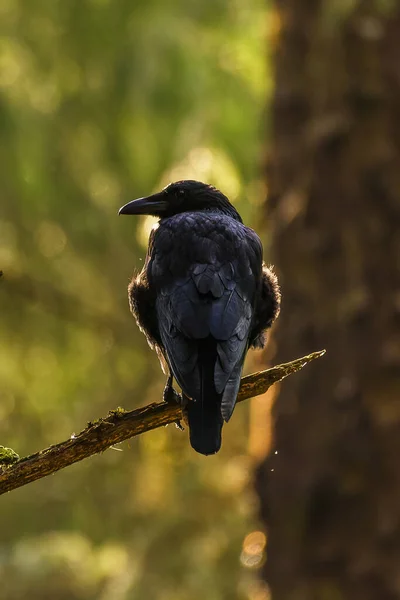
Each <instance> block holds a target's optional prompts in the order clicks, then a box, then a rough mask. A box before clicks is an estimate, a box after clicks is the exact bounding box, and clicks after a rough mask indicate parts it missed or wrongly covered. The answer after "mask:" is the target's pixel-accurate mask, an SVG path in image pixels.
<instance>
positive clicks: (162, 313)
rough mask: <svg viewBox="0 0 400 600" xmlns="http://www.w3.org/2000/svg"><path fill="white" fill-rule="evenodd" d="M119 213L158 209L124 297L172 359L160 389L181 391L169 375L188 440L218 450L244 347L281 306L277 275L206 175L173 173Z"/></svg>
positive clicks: (254, 342) (257, 341)
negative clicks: (173, 178)
mask: <svg viewBox="0 0 400 600" xmlns="http://www.w3.org/2000/svg"><path fill="white" fill-rule="evenodd" d="M119 214H123V215H154V216H157V217H159V221H158V223H157V224H156V225H155V227H153V229H152V231H151V233H150V238H149V247H148V251H147V256H146V260H145V264H144V266H143V269H142V271H141V272H140V273H139V274H138V275H137V276H134V277H133V279H132V281H131V283H130V284H129V288H128V293H129V304H130V308H131V311H132V313H133V315H134V317H135V318H136V322H137V324H138V326H139V328H140V330H141V331H142V332H143V333H144V334H145V335H146V337H147V341H148V343H149V345H150V346H151V347H152V348H153V349H155V350H156V352H157V354H158V356H159V358H160V362H161V365H162V366H163V363H164V365H165V363H166V365H167V367H168V368H169V377H168V381H167V384H166V387H165V391H164V398H165V399H167V400H168V399H171V398H173V397H176V396H177V394H176V393H175V392H174V390H173V388H172V381H173V377H174V378H175V379H176V381H177V382H178V384H179V386H180V388H181V389H182V398H183V401H184V403H185V410H186V412H187V420H188V424H189V432H190V443H191V445H192V447H193V448H194V449H195V450H196V451H197V452H200V453H201V454H206V455H207V454H214V453H216V452H218V450H219V449H220V447H221V430H222V425H223V421H229V419H230V417H231V415H232V412H233V409H234V407H235V403H236V398H237V394H238V390H239V385H240V378H241V373H242V368H243V363H244V359H245V356H246V353H247V350H248V349H249V348H250V347H253V348H257V347H258V348H262V347H263V346H264V344H265V333H264V332H265V330H266V329H268V328H269V327H270V326H271V325H272V323H273V321H274V320H275V318H276V317H277V316H278V313H279V307H280V291H279V286H278V282H277V278H276V276H275V274H274V272H273V271H272V270H271V268H268V267H267V266H266V265H265V264H264V263H263V259H262V252H263V250H262V245H261V241H260V239H259V237H258V236H257V234H256V233H255V232H254V231H253V230H252V229H250V228H249V227H246V226H245V225H243V221H242V219H241V217H240V215H239V213H238V212H237V210H236V209H235V208H234V206H233V205H232V204H231V203H230V202H229V200H228V198H227V197H226V196H225V195H224V194H222V192H220V191H219V190H217V189H216V188H214V187H212V186H211V185H207V184H205V183H201V182H199V181H191V180H187V181H178V182H176V183H171V184H169V185H168V186H167V187H166V188H164V189H163V190H162V191H161V192H159V193H156V194H153V195H151V196H148V197H145V198H139V199H138V200H133V201H131V202H128V204H125V206H123V207H122V208H121V209H120V211H119Z"/></svg>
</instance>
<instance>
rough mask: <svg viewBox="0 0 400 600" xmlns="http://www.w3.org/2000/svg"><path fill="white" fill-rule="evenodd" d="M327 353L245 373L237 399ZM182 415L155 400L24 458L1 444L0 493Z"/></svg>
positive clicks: (119, 412)
mask: <svg viewBox="0 0 400 600" xmlns="http://www.w3.org/2000/svg"><path fill="white" fill-rule="evenodd" d="M324 354H325V350H321V351H320V352H313V353H312V354H308V355H307V356H303V357H302V358H298V359H296V360H293V361H291V362H289V363H284V364H282V365H277V366H276V367H272V368H271V369H267V370H266V371H259V372H258V373H253V374H252V375H247V377H243V378H242V380H241V384H240V389H239V394H238V399H237V401H238V402H242V401H243V400H247V399H248V398H252V397H253V396H257V395H259V394H263V393H264V392H266V390H267V389H268V388H269V387H271V385H273V384H274V383H277V382H278V381H282V379H285V378H286V377H288V376H289V375H293V373H296V372H297V371H300V370H301V369H302V368H303V367H304V366H305V365H307V364H308V363H310V362H312V361H313V360H315V359H317V358H320V357H321V356H323V355H324ZM182 417H183V415H182V410H181V407H180V406H178V404H167V403H166V402H160V403H158V404H156V403H153V404H149V405H148V406H144V407H143V408H138V409H137V410H130V411H127V410H124V409H123V408H117V409H116V410H112V411H110V412H109V414H108V415H107V417H106V418H104V419H97V420H96V421H91V422H90V423H88V426H87V427H86V429H83V431H81V432H80V433H79V434H78V435H75V434H74V435H72V436H71V437H70V439H68V440H65V441H64V442H60V443H59V444H54V445H53V446H49V447H48V448H45V449H44V450H40V451H39V452H36V453H35V454H31V455H30V456H25V457H24V458H21V459H20V458H19V456H18V454H16V452H14V450H11V448H5V447H4V446H0V495H1V494H5V493H6V492H10V491H11V490H14V489H16V488H18V487H22V486H23V485H27V484H28V483H31V482H32V481H36V480H37V479H42V478H43V477H47V475H51V474H52V473H55V472H56V471H59V470H60V469H64V468H65V467H68V466H69V465H72V464H74V463H76V462H79V461H81V460H83V459H84V458H88V457H89V456H92V455H93V454H97V453H99V452H103V451H104V450H107V448H109V447H110V446H112V445H113V444H118V443H120V442H123V441H124V440H127V439H129V438H131V437H134V436H136V435H140V434H142V433H145V432H146V431H151V430H152V429H156V428H157V427H162V426H165V425H169V424H170V423H174V422H175V423H178V422H179V421H180V419H182Z"/></svg>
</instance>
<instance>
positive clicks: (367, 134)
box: [0, 0, 400, 600]
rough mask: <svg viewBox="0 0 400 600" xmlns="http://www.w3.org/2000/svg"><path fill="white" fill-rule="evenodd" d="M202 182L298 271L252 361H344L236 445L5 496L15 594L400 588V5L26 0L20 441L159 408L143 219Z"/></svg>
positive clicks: (113, 596) (3, 284) (1, 239)
mask: <svg viewBox="0 0 400 600" xmlns="http://www.w3.org/2000/svg"><path fill="white" fill-rule="evenodd" d="M180 178H194V179H200V180H204V181H207V182H210V183H213V184H214V185H216V186H217V187H220V188H221V189H222V190H223V191H224V192H225V193H226V194H227V195H228V196H229V197H230V198H231V200H232V201H233V202H234V203H235V205H236V206H237V208H238V210H239V211H240V212H241V214H242V216H243V218H244V220H245V222H246V223H248V224H250V225H252V226H254V227H255V228H256V229H257V231H258V232H259V234H260V235H261V237H262V239H263V243H264V249H265V256H266V259H267V260H268V261H271V262H273V263H274V264H275V266H276V270H277V272H278V275H279V278H280V281H281V284H282V289H283V302H282V313H281V316H280V318H279V323H278V326H277V328H276V329H275V330H274V332H273V336H272V339H271V340H270V344H269V346H268V347H267V350H266V351H265V352H262V353H253V354H252V355H251V356H250V357H249V358H248V361H247V363H246V370H247V371H249V370H251V371H253V370H256V369H259V368H264V367H265V366H267V365H268V364H271V362H272V363H274V364H275V363H279V362H284V361H288V360H291V359H293V358H296V357H298V356H301V355H304V354H307V353H309V352H311V351H314V350H320V349H322V348H327V355H326V357H325V358H323V359H321V360H319V361H315V363H314V364H312V365H310V366H308V367H307V368H306V369H304V370H303V371H302V372H301V373H299V374H296V375H295V376H293V377H290V378H288V379H287V380H286V381H285V382H284V383H283V384H282V385H281V386H280V389H279V390H278V389H277V386H275V388H274V389H273V391H272V392H271V393H269V394H267V395H266V396H264V397H261V398H260V399H254V400H252V401H251V402H246V403H243V405H241V406H239V407H238V408H237V410H236V411H235V415H234V418H233V419H232V421H231V422H230V423H229V426H228V427H226V428H225V429H224V443H223V448H222V450H221V452H220V453H219V454H218V455H217V456H215V457H208V458H205V457H201V456H199V455H197V454H195V453H194V452H193V451H192V450H191V449H190V447H189V444H188V440H187V432H183V433H182V432H179V431H178V430H176V429H175V428H174V427H173V426H170V427H167V428H164V429H158V430H156V431H154V432H151V433H148V434H145V435H141V436H139V437H138V438H135V439H133V440H131V441H130V442H129V443H128V442H127V443H124V444H121V445H120V446H118V447H117V448H116V449H110V450H108V451H107V452H105V453H103V454H102V455H101V456H95V457H92V458H91V459H88V460H86V461H84V462H82V463H81V464H77V465H75V466H73V467H70V468H68V469H66V470H64V471H61V472H59V473H57V474H55V475H54V476H52V477H49V478H47V479H44V480H42V481H39V482H36V483H33V484H30V485H29V486H27V487H26V488H21V489H18V490H15V491H13V492H12V493H10V494H8V495H6V496H2V498H1V501H0V600H3V599H4V600H22V599H24V600H25V599H26V598H29V599H30V600H46V599H49V600H50V599H51V600H64V599H65V600H67V599H68V600H92V599H93V600H95V599H96V600H97V599H99V600H136V599H140V600H142V599H147V598H149V599H155V600H200V599H201V600H203V599H204V598H207V600H270V599H271V598H272V599H273V600H397V599H398V598H400V577H399V572H400V508H399V507H400V467H399V456H400V400H399V399H400V318H399V315H400V301H399V290H400V262H399V259H400V7H399V3H398V2H397V1H396V0H330V1H329V2H324V1H323V0H274V1H272V0H271V1H267V0H232V1H231V0H230V1H228V0H215V1H213V2H194V1H189V2H188V1H186V2H182V1H179V0H147V1H146V2H144V1H143V0H138V1H136V2H132V1H131V0H113V1H111V0H35V1H34V2H33V1H32V0H1V2H0V182H1V183H0V269H2V270H3V271H4V276H3V277H2V278H1V279H0V444H2V445H4V446H10V447H12V448H14V449H15V450H16V451H17V452H18V453H19V454H20V455H25V454H29V453H31V452H34V451H36V450H39V449H41V448H43V447H45V446H47V445H49V444H51V443H54V442H58V441H60V440H63V439H66V438H68V437H69V436H71V435H72V434H73V433H76V432H77V431H79V430H80V429H82V428H83V427H84V426H85V425H86V423H87V422H88V421H90V420H93V419H96V418H98V417H99V416H102V415H105V414H106V413H107V412H108V410H110V409H113V408H116V407H117V406H121V407H123V408H126V409H131V408H134V407H138V406H142V405H144V404H146V403H148V402H153V401H159V400H160V398H161V393H162V389H163V383H164V377H163V376H162V374H161V371H160V368H159V365H158V361H157V359H156V357H155V355H154V354H152V353H151V351H150V349H149V348H148V347H147V345H146V342H145V339H144V337H143V336H142V335H140V333H139V332H138V330H137V328H136V326H135V323H134V321H133V319H132V317H131V316H130V315H129V311H128V306H127V297H126V287H127V284H128V281H129V278H130V276H131V274H132V272H133V271H134V270H135V269H139V268H140V267H141V264H142V260H143V257H144V254H145V247H146V243H147V236H148V231H149V228H150V227H151V225H152V223H151V220H150V219H146V218H143V219H135V218H128V217H124V218H118V217H117V210H118V208H119V207H120V206H121V205H122V204H124V203H125V202H127V201H128V200H130V199H132V198H134V197H138V196H141V195H144V194H149V193H151V192H153V191H155V190H158V189H159V188H160V187H161V186H163V185H165V184H166V183H168V182H170V181H172V180H177V179H180ZM277 392H279V395H276V394H277ZM271 424H273V426H272V427H271ZM271 430H272V431H273V434H271Z"/></svg>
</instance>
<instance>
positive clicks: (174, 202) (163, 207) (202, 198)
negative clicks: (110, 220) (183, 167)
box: [118, 180, 242, 222]
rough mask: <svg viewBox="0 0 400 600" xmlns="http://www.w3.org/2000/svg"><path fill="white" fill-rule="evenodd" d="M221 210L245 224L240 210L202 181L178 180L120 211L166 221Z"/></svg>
mask: <svg viewBox="0 0 400 600" xmlns="http://www.w3.org/2000/svg"><path fill="white" fill-rule="evenodd" d="M207 210H219V211H221V212H223V213H225V214H228V215H230V216H231V217H232V218H234V219H236V220H237V221H240V222H241V221H242V219H241V218H240V215H239V213H238V212H237V210H236V209H235V208H234V207H233V206H232V204H231V203H230V202H229V200H228V198H227V197H226V196H224V194H223V193H222V192H220V191H219V190H217V189H216V188H214V187H213V186H212V185H207V184H206V183H202V182H201V181H192V180H185V181H177V182H176V183H170V184H169V185H167V187H165V188H164V189H163V190H161V192H158V193H157V194H153V195H152V196H146V197H144V198H138V199H137V200H132V201H131V202H128V204H125V205H124V206H123V207H122V208H120V210H119V213H118V214H120V215H153V216H155V217H159V218H160V219H163V218H165V217H172V216H173V215H177V214H178V213H183V212H189V211H190V212H192V211H207Z"/></svg>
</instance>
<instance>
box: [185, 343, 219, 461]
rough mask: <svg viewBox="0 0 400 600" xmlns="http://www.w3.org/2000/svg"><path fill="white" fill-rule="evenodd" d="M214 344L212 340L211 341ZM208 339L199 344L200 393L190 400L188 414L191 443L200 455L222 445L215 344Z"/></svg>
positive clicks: (212, 452) (211, 451)
mask: <svg viewBox="0 0 400 600" xmlns="http://www.w3.org/2000/svg"><path fill="white" fill-rule="evenodd" d="M214 344H215V342H214ZM214 344H213V345H210V344H208V343H207V340H204V342H203V343H202V344H201V345H200V348H199V359H198V368H199V375H200V393H199V397H198V398H194V399H193V400H189V401H188V404H187V416H188V422H189V432H190V444H191V446H192V448H193V449H194V450H196V452H200V454H206V455H207V454H215V453H216V452H218V450H219V449H220V448H221V432H222V424H223V419H222V414H221V394H217V392H216V390H215V383H214V369H215V361H216V348H215V345H214Z"/></svg>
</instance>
